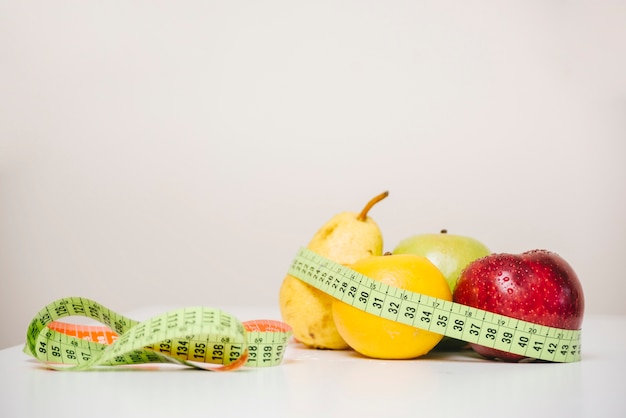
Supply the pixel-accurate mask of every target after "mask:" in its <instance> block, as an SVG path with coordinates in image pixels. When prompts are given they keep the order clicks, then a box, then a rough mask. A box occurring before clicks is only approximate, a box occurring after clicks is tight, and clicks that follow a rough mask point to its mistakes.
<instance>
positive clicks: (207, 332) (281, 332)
mask: <svg viewBox="0 0 626 418" xmlns="http://www.w3.org/2000/svg"><path fill="white" fill-rule="evenodd" d="M68 316H84V317H87V318H92V319H95V320H97V321H98V322H100V323H102V324H104V325H106V327H93V326H81V325H75V324H67V323H63V322H60V321H57V320H58V319H60V318H63V317H68ZM290 336H291V329H290V328H289V326H288V325H287V324H284V323H283V322H280V321H273V320H259V321H247V322H244V323H242V322H240V321H239V320H238V319H236V318H235V317H233V316H232V315H230V314H228V313H226V312H224V311H222V310H219V309H214V308H207V307H190V308H183V309H177V310H173V311H169V312H165V313H163V314H160V315H157V316H154V317H152V318H150V319H148V320H146V321H142V322H138V321H135V320H132V319H130V318H127V317H125V316H123V315H120V314H118V313H115V312H113V311H111V310H110V309H108V308H106V307H104V306H103V305H101V304H99V303H97V302H95V301H93V300H90V299H87V298H82V297H68V298H63V299H59V300H57V301H54V302H52V303H50V304H49V305H47V306H45V307H44V308H43V309H41V310H40V311H39V313H38V314H37V315H36V316H35V318H33V320H32V321H31V323H30V325H29V327H28V331H27V335H26V344H25V346H24V352H25V353H27V354H30V355H32V356H33V357H35V358H36V359H38V360H39V361H41V362H44V363H46V364H47V366H48V367H50V368H53V369H58V370H86V369H90V368H94V367H98V366H115V365H132V364H143V363H176V364H181V365H186V366H190V367H195V368H200V369H206V370H222V371H225V370H234V369H236V368H239V367H242V366H244V365H245V366H248V367H265V366H275V365H278V364H280V363H281V361H282V359H283V355H284V352H285V347H286V345H287V343H288V340H289V338H290ZM95 340H97V341H95ZM208 364H212V365H219V366H218V367H215V366H212V367H210V366H208Z"/></svg>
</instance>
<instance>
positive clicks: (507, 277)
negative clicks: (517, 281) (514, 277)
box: [502, 276, 511, 282]
mask: <svg viewBox="0 0 626 418" xmlns="http://www.w3.org/2000/svg"><path fill="white" fill-rule="evenodd" d="M502 280H504V281H505V282H508V281H509V280H511V279H510V278H509V276H506V277H504V278H503V279H502Z"/></svg>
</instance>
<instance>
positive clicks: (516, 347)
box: [289, 248, 581, 362]
mask: <svg viewBox="0 0 626 418" xmlns="http://www.w3.org/2000/svg"><path fill="white" fill-rule="evenodd" d="M289 274H291V275H292V276H294V277H297V278H298V279H300V280H302V281H304V282H306V283H308V284H310V285H312V286H313V287H315V288H317V289H319V290H321V291H323V292H325V293H327V294H329V295H331V296H333V297H334V298H336V299H339V300H341V301H343V302H345V303H347V304H348V305H351V306H353V307H355V308H358V309H360V310H363V311H365V312H368V313H370V314H373V315H376V316H379V317H382V318H386V319H390V320H392V321H396V322H400V323H404V324H407V325H411V326H413V327H416V328H420V329H424V330H428V331H432V332H436V333H438V334H443V335H444V336H447V337H451V338H455V339H458V340H462V341H465V342H470V343H476V344H480V345H484V346H487V347H492V348H495V349H498V350H502V351H506V352H511V353H515V354H520V355H523V356H525V357H530V358H535V359H539V360H546V361H552V362H574V361H579V360H580V356H581V342H580V338H581V331H580V330H565V329H559V328H552V327H546V326H543V325H538V324H533V323H531V322H527V321H521V320H518V319H514V318H510V317H507V316H504V315H499V314H495V313H492V312H488V311H484V310H481V309H476V308H472V307H469V306H466V305H462V304H459V303H454V302H450V301H446V300H443V299H438V298H434V297H431V296H427V295H422V294H419V293H414V292H410V291H407V290H403V289H400V288H397V287H393V286H389V285H386V284H384V283H381V282H379V281H376V280H373V279H371V278H369V277H367V276H364V275H363V274H360V273H358V272H356V271H354V270H352V269H350V268H348V267H345V266H343V265H341V264H338V263H335V262H334V261H331V260H329V259H326V258H324V257H322V256H320V255H318V254H316V253H314V252H312V251H310V250H308V249H307V248H301V249H300V250H299V252H298V254H297V255H296V257H295V259H294V260H293V263H292V265H291V267H290V269H289Z"/></svg>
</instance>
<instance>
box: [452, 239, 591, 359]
mask: <svg viewBox="0 0 626 418" xmlns="http://www.w3.org/2000/svg"><path fill="white" fill-rule="evenodd" d="M453 300H454V301H455V302H458V303H461V304H463V305H469V306H472V307H474V308H478V309H483V310H485V311H489V312H494V313H498V314H501V315H506V316H509V317H512V318H515V319H521V320H523V321H529V322H533V323H536V324H539V325H545V326H549V327H556V328H562V329H580V327H581V325H582V321H583V311H584V307H585V302H584V297H583V289H582V286H581V284H580V281H579V280H578V276H576V273H575V272H574V270H573V269H572V267H571V266H570V265H569V264H568V263H567V262H566V261H565V260H564V259H563V258H561V257H560V256H559V255H557V254H555V253H553V252H550V251H546V250H533V251H528V252H525V253H522V254H491V255H488V256H486V257H483V258H480V259H478V260H475V261H473V262H472V263H470V264H469V265H468V266H467V267H466V268H465V270H463V272H462V273H461V275H460V276H459V280H458V283H457V286H456V288H455V290H454V294H453ZM471 347H472V348H473V349H474V351H476V352H477V353H478V354H480V355H482V356H484V357H487V358H499V359H502V360H505V361H520V360H522V359H524V358H525V357H523V356H521V355H518V354H512V353H507V352H504V351H501V350H496V349H493V348H489V347H485V346H481V345H478V344H471Z"/></svg>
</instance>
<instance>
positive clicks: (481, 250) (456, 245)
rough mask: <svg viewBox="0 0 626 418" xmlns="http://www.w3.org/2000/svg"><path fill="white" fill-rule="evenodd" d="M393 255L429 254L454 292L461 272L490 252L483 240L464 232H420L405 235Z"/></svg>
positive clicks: (423, 255)
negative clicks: (460, 233)
mask: <svg viewBox="0 0 626 418" xmlns="http://www.w3.org/2000/svg"><path fill="white" fill-rule="evenodd" d="M392 253H393V254H415V255H420V256H422V257H426V258H428V259H429V260H430V262H431V263H433V264H434V265H435V266H437V268H438V269H439V270H440V271H441V273H443V275H444V276H445V278H446V280H447V281H448V286H450V291H451V292H454V289H455V287H456V282H457V280H458V278H459V276H460V275H461V272H462V271H463V269H464V268H465V267H467V266H468V265H469V263H471V262H472V261H474V260H476V259H479V258H482V257H485V256H488V255H489V254H491V251H489V249H488V248H487V247H486V246H485V245H484V244H483V243H481V242H480V241H477V240H475V239H474V238H470V237H465V236H462V235H454V234H448V231H446V230H445V229H443V230H441V232H440V233H439V234H419V235H414V236H411V237H409V238H406V239H404V240H402V241H400V243H399V244H398V245H397V246H396V248H395V249H394V250H393V251H392Z"/></svg>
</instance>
